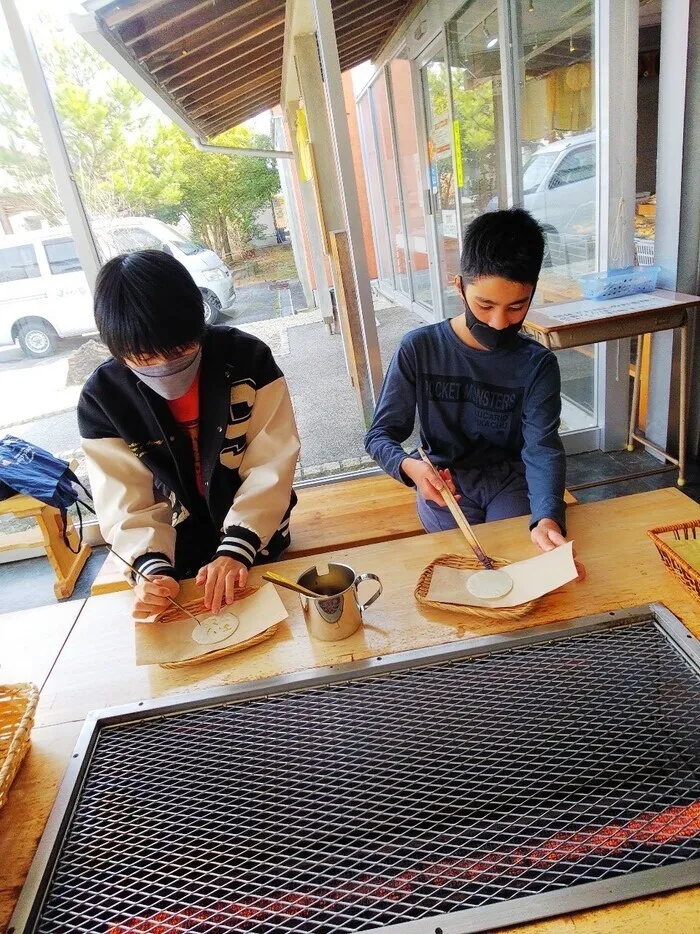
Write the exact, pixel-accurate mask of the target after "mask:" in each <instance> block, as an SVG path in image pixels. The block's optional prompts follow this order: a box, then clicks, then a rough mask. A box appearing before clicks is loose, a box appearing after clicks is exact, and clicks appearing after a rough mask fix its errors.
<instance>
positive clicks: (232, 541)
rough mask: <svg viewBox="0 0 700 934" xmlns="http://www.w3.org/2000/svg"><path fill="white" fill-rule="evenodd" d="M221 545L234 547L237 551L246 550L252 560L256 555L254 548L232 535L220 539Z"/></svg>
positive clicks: (242, 539)
mask: <svg viewBox="0 0 700 934" xmlns="http://www.w3.org/2000/svg"><path fill="white" fill-rule="evenodd" d="M221 544H222V545H224V546H228V545H235V546H237V547H239V549H241V550H242V549H246V550H247V551H249V552H250V557H251V558H254V557H255V556H256V554H257V551H256V550H255V546H254V545H251V544H250V542H247V541H246V540H245V539H244V538H235V537H234V536H233V535H224V537H223V538H222V539H221Z"/></svg>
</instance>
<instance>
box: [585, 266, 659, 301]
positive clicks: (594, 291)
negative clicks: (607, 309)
mask: <svg viewBox="0 0 700 934" xmlns="http://www.w3.org/2000/svg"><path fill="white" fill-rule="evenodd" d="M660 271H661V269H660V267H659V266H627V267H626V268H625V269H609V270H608V271H607V272H591V273H588V274H587V275H585V276H580V277H579V280H578V281H579V283H580V285H581V288H582V289H583V295H584V298H594V299H597V300H602V299H606V298H622V296H623V295H638V294H639V293H640V292H653V291H654V289H655V288H656V280H657V279H658V277H659V272H660Z"/></svg>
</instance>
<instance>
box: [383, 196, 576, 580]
mask: <svg viewBox="0 0 700 934" xmlns="http://www.w3.org/2000/svg"><path fill="white" fill-rule="evenodd" d="M543 255H544V237H543V234H542V229H541V228H540V226H539V224H538V223H537V221H535V220H534V218H533V217H531V216H530V215H529V214H528V213H527V212H526V211H523V210H517V209H515V210H510V211H497V212H493V213H489V214H484V215H483V216H481V217H478V218H476V220H474V221H473V222H472V223H471V224H470V225H469V227H468V228H467V230H466V231H465V234H464V245H463V250H462V260H461V273H462V274H461V276H457V277H456V279H455V286H456V288H457V291H458V292H459V295H460V298H461V299H462V301H463V303H464V314H462V315H458V316H456V317H454V318H452V319H451V320H447V321H441V322H439V323H438V324H433V325H429V326H427V327H422V328H418V329H417V330H415V331H411V332H410V333H409V334H407V335H406V336H405V337H404V338H403V340H402V341H401V344H400V346H399V348H398V350H397V351H396V354H395V355H394V359H393V360H392V362H391V365H390V367H389V369H388V371H387V374H386V377H385V379H384V385H383V387H382V391H381V395H380V397H379V401H378V403H377V409H376V411H375V414H374V420H373V422H372V425H371V427H370V430H369V432H368V434H367V437H366V439H365V446H366V448H367V451H368V453H369V454H371V456H372V457H373V458H374V460H375V461H377V463H378V464H380V465H381V467H382V468H383V469H384V470H385V471H386V472H387V473H388V474H390V475H391V476H392V477H394V478H395V479H397V480H399V481H401V482H402V483H405V484H406V485H408V486H415V488H416V491H417V506H418V515H419V518H420V520H421V522H422V524H423V527H424V528H425V530H426V531H427V532H437V531H440V530H443V529H450V528H455V521H454V519H453V518H452V515H451V514H450V512H449V510H448V509H447V507H446V505H445V501H444V499H443V496H442V493H441V490H442V488H443V484H447V485H448V487H449V489H450V490H451V491H452V493H456V494H457V496H458V499H459V504H460V507H461V509H462V511H463V513H464V514H465V516H466V517H467V519H468V520H469V522H471V523H480V522H490V521H492V520H494V519H505V518H509V517H511V516H522V515H527V514H529V515H530V532H531V538H532V541H533V542H534V543H535V544H536V545H537V546H538V547H539V548H540V549H542V550H543V551H550V550H551V549H552V548H555V547H556V546H557V545H561V544H563V543H564V541H565V535H566V524H565V521H566V520H565V506H564V482H565V474H566V458H565V456H564V448H563V446H562V443H561V438H560V437H559V418H560V414H561V382H560V377H559V367H558V365H557V358H556V357H555V355H554V354H553V353H552V352H551V351H549V350H546V349H545V348H544V347H542V346H541V345H539V344H537V343H536V342H535V341H533V340H530V339H529V338H527V337H525V336H524V335H523V334H522V333H521V331H520V328H521V327H522V324H523V321H524V320H525V316H526V315H527V312H528V309H529V307H530V303H531V302H532V298H533V295H534V293H535V288H536V285H537V279H538V277H539V274H540V267H541V266H542V259H543ZM416 412H417V414H418V421H419V425H420V435H421V443H422V446H423V447H424V448H425V450H426V452H427V453H428V454H429V456H430V458H431V460H432V461H433V463H434V464H435V465H436V466H437V467H438V468H439V469H440V474H441V477H442V480H439V479H438V478H437V477H435V476H434V474H432V472H431V470H430V468H429V467H428V466H427V465H426V464H424V463H423V462H422V461H421V460H420V457H419V456H418V454H417V453H416V452H413V453H412V454H407V452H406V451H405V450H404V448H403V444H402V442H404V441H405V440H406V439H407V438H409V437H410V435H411V433H412V431H413V425H414V421H415V418H416ZM579 571H580V573H583V568H582V566H580V567H579Z"/></svg>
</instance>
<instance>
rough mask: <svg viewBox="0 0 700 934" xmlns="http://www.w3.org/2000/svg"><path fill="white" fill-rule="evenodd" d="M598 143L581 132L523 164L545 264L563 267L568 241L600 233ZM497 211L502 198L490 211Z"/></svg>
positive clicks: (526, 201)
mask: <svg viewBox="0 0 700 934" xmlns="http://www.w3.org/2000/svg"><path fill="white" fill-rule="evenodd" d="M595 204H596V139H595V133H580V134H577V135H576V136H569V137H567V138H566V139H561V140H557V141H556V142H555V143H547V144H546V145H544V146H541V147H540V148H539V149H537V150H536V151H535V152H534V153H532V155H531V156H529V157H528V158H527V159H526V160H525V163H524V165H523V206H524V207H525V208H526V210H528V211H530V213H531V214H532V215H533V216H534V217H536V218H537V220H538V221H539V222H540V223H541V224H542V226H543V228H544V231H545V236H546V243H547V245H546V253H545V265H558V264H559V263H561V262H564V261H565V259H564V249H563V247H564V238H565V237H566V238H574V237H575V238H579V239H580V240H581V241H586V240H587V239H588V240H591V242H592V238H593V235H594V230H595ZM497 208H498V198H497V197H494V198H492V199H491V201H490V202H489V204H488V208H487V209H488V210H491V211H495V210H497Z"/></svg>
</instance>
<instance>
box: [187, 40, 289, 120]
mask: <svg viewBox="0 0 700 934" xmlns="http://www.w3.org/2000/svg"><path fill="white" fill-rule="evenodd" d="M254 61H255V67H253V65H251V66H250V67H248V68H247V69H246V68H243V69H239V70H238V71H236V72H234V73H233V74H232V76H231V77H229V76H228V75H227V77H226V78H225V79H222V81H221V82H220V83H218V84H214V85H211V86H210V90H208V91H206V93H201V92H200V90H199V88H196V89H193V90H191V91H189V92H188V93H187V94H185V95H183V96H182V97H181V98H180V103H181V104H182V105H183V106H185V107H187V109H188V110H189V109H190V108H191V107H195V108H196V107H200V106H201V105H205V104H206V103H207V102H208V101H212V100H219V99H225V98H226V97H227V96H230V95H232V94H235V93H236V91H237V89H238V88H239V87H240V83H241V81H245V80H247V79H248V78H259V77H262V76H263V75H266V74H269V73H270V72H271V71H273V70H276V68H277V66H278V63H279V55H278V54H277V52H275V53H274V54H272V55H270V56H268V57H267V58H261V59H256V60H254ZM185 101H187V103H185Z"/></svg>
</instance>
